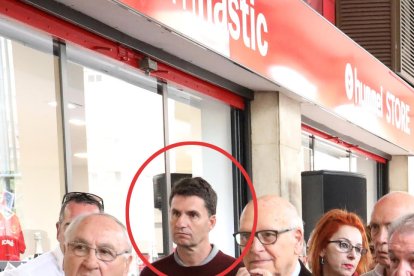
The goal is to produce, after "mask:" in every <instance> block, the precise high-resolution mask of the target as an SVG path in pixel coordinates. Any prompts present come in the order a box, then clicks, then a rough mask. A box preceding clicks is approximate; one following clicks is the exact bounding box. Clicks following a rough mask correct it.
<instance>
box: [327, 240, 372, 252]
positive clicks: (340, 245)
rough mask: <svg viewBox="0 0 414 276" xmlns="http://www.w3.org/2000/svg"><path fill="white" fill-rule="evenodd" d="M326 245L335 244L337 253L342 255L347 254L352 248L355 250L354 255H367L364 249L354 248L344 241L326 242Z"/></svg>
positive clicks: (360, 247) (366, 250)
mask: <svg viewBox="0 0 414 276" xmlns="http://www.w3.org/2000/svg"><path fill="white" fill-rule="evenodd" d="M328 243H336V244H337V248H338V249H339V251H340V252H343V253H349V252H351V251H352V249H354V248H355V253H357V254H359V255H361V256H363V255H365V254H367V252H368V249H365V248H363V247H362V246H354V245H352V244H351V243H350V242H349V241H346V240H336V241H328Z"/></svg>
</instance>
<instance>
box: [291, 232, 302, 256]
mask: <svg viewBox="0 0 414 276" xmlns="http://www.w3.org/2000/svg"><path fill="white" fill-rule="evenodd" d="M294 231H295V232H294V234H293V235H294V237H295V241H296V243H295V254H296V255H298V256H300V255H302V250H303V231H302V230H301V229H300V228H297V229H296V230H294Z"/></svg>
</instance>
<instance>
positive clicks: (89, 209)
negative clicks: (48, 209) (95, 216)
mask: <svg viewBox="0 0 414 276" xmlns="http://www.w3.org/2000/svg"><path fill="white" fill-rule="evenodd" d="M103 211H104V203H103V200H102V198H100V197H99V196H97V195H94V194H90V193H81V192H71V193H67V194H65V195H64V197H63V200H62V205H61V208H60V213H59V221H58V222H56V230H57V235H56V237H57V240H58V241H59V246H58V247H57V248H55V249H54V250H52V251H49V252H46V253H44V254H42V255H40V256H38V257H37V258H35V259H33V260H31V261H29V262H28V263H26V264H23V265H20V266H19V267H17V268H16V269H13V270H9V271H6V272H5V273H4V275H9V276H11V275H32V276H36V275H42V276H43V275H48V276H55V275H56V276H63V275H64V272H63V268H62V261H63V253H62V250H63V243H64V232H65V230H66V228H67V227H68V226H69V224H70V223H71V222H72V220H74V219H75V218H76V217H78V216H80V215H85V214H90V213H100V212H103Z"/></svg>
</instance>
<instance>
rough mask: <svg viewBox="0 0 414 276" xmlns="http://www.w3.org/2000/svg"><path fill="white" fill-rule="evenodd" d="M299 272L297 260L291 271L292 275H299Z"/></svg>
mask: <svg viewBox="0 0 414 276" xmlns="http://www.w3.org/2000/svg"><path fill="white" fill-rule="evenodd" d="M299 273H300V263H299V260H298V261H297V262H296V266H295V270H294V271H293V273H292V276H299Z"/></svg>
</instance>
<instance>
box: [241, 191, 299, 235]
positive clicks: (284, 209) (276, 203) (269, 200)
mask: <svg viewBox="0 0 414 276" xmlns="http://www.w3.org/2000/svg"><path fill="white" fill-rule="evenodd" d="M257 208H258V219H259V221H258V225H257V226H258V227H259V222H260V223H261V222H266V223H273V224H275V225H278V226H279V227H288V228H292V227H301V228H303V223H302V220H301V218H300V217H299V215H298V212H297V210H296V208H295V206H293V205H292V204H291V203H290V202H289V201H287V200H286V199H284V198H281V197H279V196H276V195H265V196H262V197H259V198H258V199H257ZM253 218H254V205H253V201H250V202H249V203H248V204H247V205H246V207H245V208H244V210H243V212H242V214H241V216H240V221H251V227H253ZM250 229H251V228H250Z"/></svg>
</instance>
